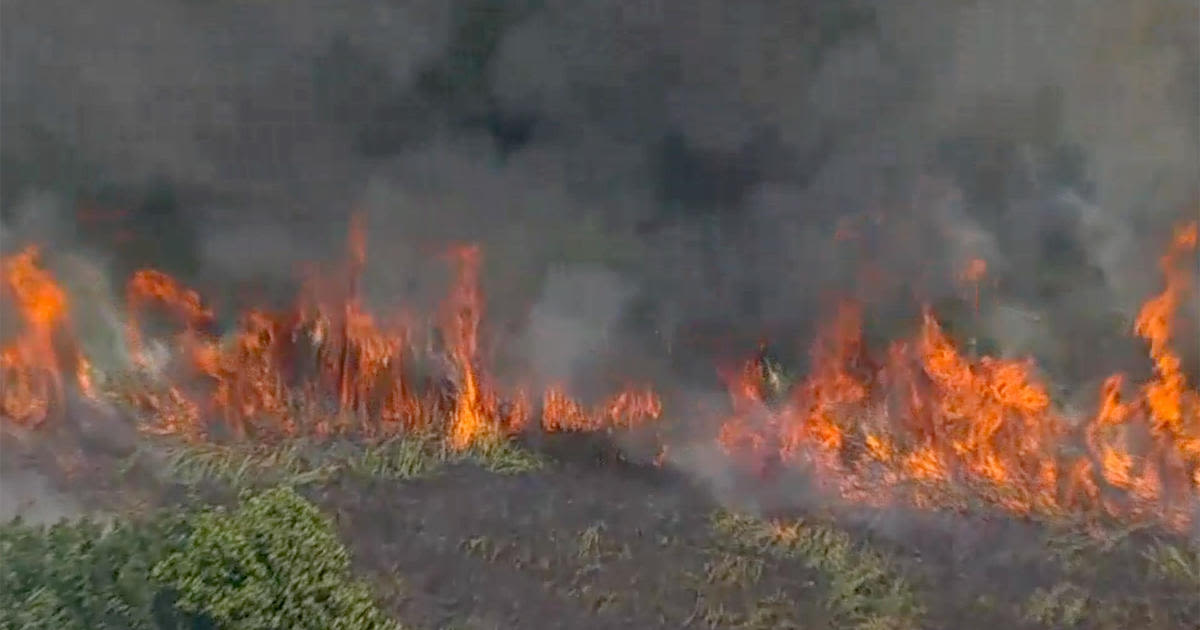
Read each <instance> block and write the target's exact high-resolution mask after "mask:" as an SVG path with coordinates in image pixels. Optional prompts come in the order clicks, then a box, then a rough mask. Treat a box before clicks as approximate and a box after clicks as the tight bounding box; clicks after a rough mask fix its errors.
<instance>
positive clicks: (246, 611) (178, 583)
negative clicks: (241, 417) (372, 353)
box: [0, 488, 397, 630]
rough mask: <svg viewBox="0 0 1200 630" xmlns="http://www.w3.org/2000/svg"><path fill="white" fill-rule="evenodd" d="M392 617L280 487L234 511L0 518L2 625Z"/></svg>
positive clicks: (328, 532) (197, 625) (337, 622)
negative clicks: (101, 519) (54, 519)
mask: <svg viewBox="0 0 1200 630" xmlns="http://www.w3.org/2000/svg"><path fill="white" fill-rule="evenodd" d="M396 627H397V626H396V624H394V623H393V622H391V621H390V620H388V619H387V618H386V617H385V616H384V615H383V613H382V612H380V611H379V609H377V608H376V607H375V605H374V603H373V602H372V600H371V596H370V593H369V592H368V591H367V588H366V586H364V585H363V584H361V583H359V582H356V581H354V580H353V579H352V576H351V574H350V560H349V556H348V554H347V552H346V549H345V548H344V547H343V546H342V545H341V544H340V542H339V541H338V539H337V537H336V536H335V534H334V531H333V527H332V526H331V524H330V523H329V522H328V520H327V519H326V518H325V517H323V516H322V515H321V513H320V512H319V511H318V509H317V508H316V506H314V505H312V504H311V503H309V502H307V501H305V500H304V499H303V498H302V497H300V496H299V495H297V494H296V493H295V492H294V491H293V490H291V489H287V488H282V489H275V490H270V491H267V492H264V493H261V494H257V495H243V499H242V502H241V504H240V505H239V506H238V507H236V508H235V509H233V510H226V509H224V508H208V509H205V510H202V511H198V512H189V511H175V512H162V513H159V514H157V515H154V516H152V517H149V518H142V519H118V520H116V521H114V522H113V523H112V524H101V523H97V522H96V521H93V520H88V519H82V520H79V521H75V522H65V521H64V522H62V523H59V524H57V525H53V526H51V527H42V526H39V527H32V526H27V525H24V524H22V523H20V522H19V521H18V522H13V523H10V524H8V525H3V526H0V629H2V630H7V629H9V628H12V629H14V630H15V629H18V628H20V629H26V628H46V629H48V630H49V629H54V630H58V629H66V630H75V629H79V630H90V629H99V630H103V629H106V628H113V629H116V628H122V629H126V628H129V629H134V630H141V629H149V630H167V629H183V628H190V629H192V630H205V629H210V628H230V629H236V630H243V629H246V630H256V629H259V628H262V629H268V628H270V629H273V630H274V629H282V628H288V629H292V628H334V629H336V628H353V629H355V630H359V629H363V630H371V629H385V628H386V629H393V628H396Z"/></svg>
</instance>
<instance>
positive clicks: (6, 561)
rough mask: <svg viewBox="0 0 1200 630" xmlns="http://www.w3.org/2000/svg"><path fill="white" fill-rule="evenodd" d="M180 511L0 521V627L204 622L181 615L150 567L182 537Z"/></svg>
mask: <svg viewBox="0 0 1200 630" xmlns="http://www.w3.org/2000/svg"><path fill="white" fill-rule="evenodd" d="M187 530H188V527H187V522H186V520H185V519H184V518H183V517H182V515H175V516H172V515H165V514H164V515H160V516H157V517H155V518H153V519H150V520H146V521H138V522H132V521H130V522H117V523H115V524H113V525H111V526H108V525H102V524H100V523H97V522H95V521H91V520H87V519H84V520H80V521H77V522H74V523H68V522H62V523H59V524H57V525H54V526H52V527H49V528H46V527H31V526H26V525H24V524H22V523H21V522H19V521H15V522H13V523H10V524H8V525H4V526H3V527H0V628H64V629H73V628H79V629H80V630H84V629H91V628H101V629H102V628H132V629H141V628H187V627H206V625H207V624H206V623H205V621H204V619H203V617H202V616H200V615H188V614H180V613H179V612H178V611H176V610H175V609H174V607H173V606H172V605H171V600H172V599H173V595H172V593H171V591H170V589H169V588H167V587H165V586H164V585H162V584H159V583H156V582H153V581H152V580H150V579H149V575H150V571H151V568H152V567H153V566H154V564H155V563H156V562H158V561H159V560H161V559H162V558H164V557H166V556H167V555H168V554H169V553H171V552H172V551H173V550H175V549H178V548H181V546H182V544H183V541H184V539H185V538H186V537H187Z"/></svg>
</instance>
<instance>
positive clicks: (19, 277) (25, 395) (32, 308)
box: [0, 246, 67, 424]
mask: <svg viewBox="0 0 1200 630" xmlns="http://www.w3.org/2000/svg"><path fill="white" fill-rule="evenodd" d="M39 255H40V251H39V250H38V248H37V247H35V246H29V247H26V248H25V249H24V250H22V251H21V252H19V253H17V254H14V255H12V256H10V257H7V258H4V259H3V261H2V263H0V265H2V269H3V274H4V285H3V288H4V291H3V295H6V296H10V297H11V298H12V300H13V301H14V302H15V307H16V310H17V314H18V316H19V317H20V319H21V321H22V323H23V324H24V330H22V331H21V332H20V333H19V334H18V336H17V338H16V339H15V340H14V341H12V342H11V343H10V344H9V345H6V346H5V347H4V348H3V349H0V374H2V379H3V380H2V381H0V383H2V384H3V386H4V390H3V393H2V395H0V414H2V415H4V416H5V417H7V418H10V419H12V420H14V421H16V422H19V423H25V424H40V423H41V422H43V421H44V420H45V419H46V418H47V416H48V415H49V414H50V412H51V409H52V407H53V406H54V405H55V404H59V405H61V403H62V400H63V395H64V391H63V378H62V371H61V368H60V359H59V356H58V353H57V351H56V349H55V333H56V332H57V331H58V330H59V329H60V328H61V327H62V326H63V325H64V324H65V323H66V321H67V296H66V293H65V292H64V291H63V290H62V288H60V287H59V286H58V284H57V283H55V281H54V276H53V275H51V274H50V272H48V271H46V270H45V269H42V268H41V267H40V266H39V265H38V257H39Z"/></svg>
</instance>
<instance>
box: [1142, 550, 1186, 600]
mask: <svg viewBox="0 0 1200 630" xmlns="http://www.w3.org/2000/svg"><path fill="white" fill-rule="evenodd" d="M1142 557H1143V558H1144V559H1145V560H1146V562H1147V565H1148V569H1149V573H1150V576H1151V577H1152V578H1156V579H1159V580H1163V581H1166V582H1173V583H1175V584H1177V585H1179V586H1180V587H1182V588H1184V589H1187V590H1189V591H1190V592H1191V593H1200V543H1196V542H1192V543H1190V544H1189V543H1179V544H1171V543H1167V542H1162V541H1158V542H1156V543H1154V544H1153V545H1151V547H1150V548H1149V549H1146V550H1145V551H1143V552H1142Z"/></svg>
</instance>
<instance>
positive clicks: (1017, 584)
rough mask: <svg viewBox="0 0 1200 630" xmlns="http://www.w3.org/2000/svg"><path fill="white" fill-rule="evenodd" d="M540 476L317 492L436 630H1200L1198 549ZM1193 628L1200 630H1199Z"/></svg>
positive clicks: (566, 470) (1140, 536) (584, 458)
mask: <svg viewBox="0 0 1200 630" xmlns="http://www.w3.org/2000/svg"><path fill="white" fill-rule="evenodd" d="M530 446H536V448H537V449H538V452H539V456H540V457H542V459H543V461H544V462H545V464H544V466H542V467H541V468H539V469H537V470H531V471H528V472H524V473H521V474H510V475H497V474H494V473H491V472H488V471H486V470H484V469H482V468H480V467H479V466H478V465H476V464H472V463H470V462H467V463H456V464H453V465H450V466H448V467H446V468H444V469H442V470H441V471H440V472H439V473H438V474H437V475H435V476H432V477H428V478H420V479H411V480H405V481H396V480H378V479H376V480H370V479H362V478H350V477H343V478H339V479H337V480H335V481H333V482H331V483H328V484H325V485H322V486H319V487H314V488H312V489H311V496H312V498H313V499H314V500H315V501H316V502H317V503H318V504H319V505H322V506H323V507H324V508H325V509H326V510H328V511H329V512H330V513H331V514H332V515H333V516H334V518H335V521H336V522H337V524H338V528H339V530H340V532H341V534H342V537H343V539H344V541H345V543H346V545H347V546H348V547H349V548H350V549H351V552H352V555H353V557H354V559H355V563H356V566H357V568H358V569H359V570H360V571H361V572H363V573H364V574H368V575H371V576H374V579H375V581H376V582H377V583H378V584H379V585H380V597H381V598H383V601H384V605H385V606H386V607H387V608H388V609H389V610H390V611H392V612H393V613H394V614H395V615H396V616H397V617H398V618H399V619H401V620H402V621H403V622H404V623H406V624H409V625H411V626H413V627H421V628H439V629H440V628H479V629H485V628H487V629H490V628H745V629H755V628H863V629H872V628H960V627H964V626H966V625H967V624H971V625H975V626H977V627H1005V628H1065V627H1074V628H1098V629H1102V630H1109V629H1113V630H1116V629H1119V628H1130V627H1139V628H1162V629H1175V628H1189V627H1194V619H1196V618H1200V617H1198V616H1197V615H1200V596H1197V595H1196V594H1200V581H1197V580H1198V579H1200V556H1198V555H1197V547H1196V546H1195V544H1194V542H1190V541H1187V540H1183V539H1181V538H1179V537H1176V536H1169V535H1166V534H1162V533H1161V532H1153V531H1150V530H1144V531H1110V532H1108V533H1105V534H1096V533H1092V534H1084V533H1081V532H1080V531H1078V530H1076V529H1073V528H1070V527H1065V526H1064V527H1062V528H1056V527H1054V526H1052V525H1048V524H1045V523H1030V522H1024V521H1020V520H1017V519H1013V518H1011V517H999V516H995V515H970V514H968V515H963V514H938V513H931V512H920V511H914V512H913V513H911V514H908V513H902V512H900V511H897V510H889V511H887V512H886V513H884V512H879V511H876V512H867V511H862V512H860V513H858V514H855V515H853V516H852V517H847V515H846V514H845V513H844V512H842V513H836V514H835V513H833V512H831V511H827V510H822V509H816V508H814V509H811V510H807V511H805V512H804V513H796V512H795V511H791V512H790V513H785V512H778V513H776V512H774V511H773V512H772V513H771V514H769V515H761V514H760V515H758V516H747V515H742V514H738V513H734V512H727V511H725V510H723V509H722V507H721V506H719V505H717V504H716V503H715V502H714V501H713V500H712V498H711V493H710V492H708V491H707V489H705V488H702V487H698V486H696V485H694V484H693V483H691V482H690V481H689V480H688V479H687V478H686V477H684V476H683V475H681V474H679V473H676V472H673V471H671V470H669V469H661V468H657V467H654V466H653V465H651V464H649V463H646V462H643V461H638V460H636V459H635V458H627V457H625V456H618V449H617V448H616V447H615V446H613V445H612V444H611V442H608V441H606V440H605V439H604V438H602V437H598V436H555V437H553V438H552V439H550V440H548V441H541V442H538V443H537V444H536V445H530ZM1189 624H1191V625H1189Z"/></svg>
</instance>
